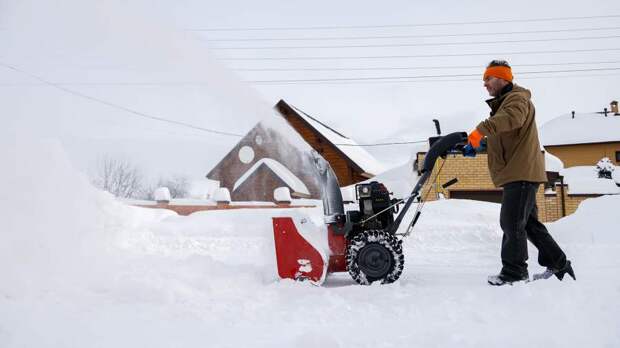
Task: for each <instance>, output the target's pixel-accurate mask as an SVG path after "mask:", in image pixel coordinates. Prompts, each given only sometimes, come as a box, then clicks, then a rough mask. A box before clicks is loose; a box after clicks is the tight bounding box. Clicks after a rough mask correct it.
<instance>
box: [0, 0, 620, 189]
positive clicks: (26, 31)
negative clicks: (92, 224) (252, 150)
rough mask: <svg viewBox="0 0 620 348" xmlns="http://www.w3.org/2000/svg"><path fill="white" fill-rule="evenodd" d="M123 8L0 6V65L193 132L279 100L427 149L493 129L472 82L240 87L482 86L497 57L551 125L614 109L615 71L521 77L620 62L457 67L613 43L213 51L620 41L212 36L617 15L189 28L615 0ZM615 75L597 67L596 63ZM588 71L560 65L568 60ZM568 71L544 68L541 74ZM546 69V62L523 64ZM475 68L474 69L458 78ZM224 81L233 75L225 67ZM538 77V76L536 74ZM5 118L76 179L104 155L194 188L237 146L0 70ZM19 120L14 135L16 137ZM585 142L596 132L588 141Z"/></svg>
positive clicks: (574, 25)
mask: <svg viewBox="0 0 620 348" xmlns="http://www.w3.org/2000/svg"><path fill="white" fill-rule="evenodd" d="M466 3H467V5H466V6H463V5H462V3H461V2H449V1H433V2H413V1H389V2H386V1H383V2H376V1H373V2H370V1H366V2H360V1H338V2H335V1H312V2H309V1H306V2H301V1H260V2H255V1H226V2H221V1H198V0H196V1H158V2H152V1H151V2H148V4H146V2H144V3H141V2H132V3H131V4H130V5H127V4H124V3H122V2H121V1H106V2H105V4H102V3H100V2H95V1H78V0H62V1H54V2H53V3H50V2H44V1H40V2H39V1H32V0H26V1H7V0H0V29H2V30H0V64H7V65H11V66H14V67H17V68H18V69H20V70H22V71H25V72H28V73H30V74H33V75H36V76H38V77H40V78H43V79H44V80H46V81H48V82H53V83H56V84H61V86H60V87H62V88H65V89H69V90H71V91H73V92H78V93H80V94H83V95H87V96H89V97H94V98H97V99H100V100H102V101H105V102H108V103H112V104H114V105H116V106H121V107H124V108H128V109H131V110H134V111H137V112H140V113H143V114H146V115H149V116H155V117H163V118H167V119H171V120H175V121H178V122H184V123H190V124H193V125H196V126H199V127H204V128H213V129H217V130H221V131H225V132H231V133H241V134H243V133H245V132H246V131H247V130H249V129H250V127H252V126H253V125H254V124H255V123H256V122H257V121H258V120H260V119H261V118H263V117H272V116H270V111H269V108H270V107H271V106H272V105H273V104H275V103H276V102H277V100H278V99H280V98H284V99H285V100H287V101H289V102H290V103H292V104H293V105H295V106H297V107H299V108H301V109H302V110H304V111H306V112H308V113H309V114H311V115H313V116H315V117H317V118H319V119H321V120H322V121H324V122H326V123H328V124H330V125H332V126H334V127H335V128H336V129H338V130H340V131H342V132H343V133H344V134H347V135H349V136H351V137H353V138H354V139H355V140H356V141H357V142H358V143H372V142H382V141H403V140H419V139H424V138H426V137H428V136H429V135H432V133H433V132H434V128H433V124H432V122H431V119H432V118H438V119H439V120H440V121H441V122H442V127H443V130H444V132H449V131H457V130H465V131H469V130H470V129H471V128H472V127H473V126H474V125H475V124H477V122H479V121H480V120H481V119H483V118H484V117H486V115H487V113H488V111H487V107H486V105H485V104H484V99H486V98H487V96H486V94H485V90H484V88H483V87H482V82H481V80H480V79H479V78H478V77H474V78H465V79H464V80H463V81H454V79H448V81H439V80H437V79H435V80H433V81H428V80H426V81H416V82H399V83H359V82H358V83H346V84H345V83H334V82H332V83H320V84H277V85H264V84H247V83H243V82H240V81H241V80H284V79H321V78H360V77H385V76H420V75H446V74H479V75H481V74H482V70H483V68H484V66H485V64H486V63H487V62H488V61H490V60H491V59H493V58H504V59H507V60H508V61H509V62H510V63H512V64H513V65H514V66H515V67H514V69H513V70H514V73H515V82H516V83H518V84H521V85H523V86H525V87H526V88H529V89H531V90H532V92H533V98H534V102H535V105H536V107H537V111H538V116H537V117H538V123H539V125H540V124H542V123H543V122H544V121H546V120H549V119H551V118H553V117H556V116H558V115H559V114H563V113H567V112H570V111H571V110H576V111H578V112H589V111H598V110H601V109H602V108H603V107H605V106H608V103H609V101H611V100H612V99H616V100H617V99H618V98H620V88H618V85H619V84H618V79H619V78H620V70H615V71H614V70H610V71H602V72H579V73H563V74H553V75H552V76H553V78H543V77H545V76H546V77H549V75H537V78H535V79H532V78H530V79H526V78H525V77H526V76H525V75H520V73H522V72H527V71H540V70H566V69H592V68H599V69H600V68H620V50H616V51H604V52H601V51H599V52H580V53H562V54H557V53H556V54H550V53H549V54H507V55H501V56H498V55H492V54H490V55H477V56H471V55H470V56H467V55H463V56H459V55H462V54H468V53H496V52H518V51H542V50H545V51H549V50H575V49H601V48H619V49H620V39H619V38H614V37H612V38H605V39H592V40H573V41H547V42H521V43H499V44H498V43H494V44H465V45H446V46H417V47H380V48H378V47H366V48H335V49H272V50H218V49H217V48H218V47H257V46H258V47H265V46H295V45H297V46H328V45H334V46H338V45H353V44H402V43H410V44H420V43H424V44H429V43H442V42H443V43H455V42H472V41H476V42H478V41H498V40H523V39H545V38H574V37H601V36H605V37H609V36H616V35H620V29H607V30H595V31H582V32H560V33H536V34H518V35H516V34H515V35H501V36H499V35H495V36H493V35H488V36H456V37H441V38H400V39H390V40H386V39H384V40H377V39H375V40H350V39H349V40H344V39H343V40H312V41H252V42H222V41H218V42H215V41H209V40H214V39H241V38H323V37H330V36H331V37H334V36H341V37H342V36H386V35H431V34H432V35H437V34H463V33H497V32H506V31H508V32H513V31H540V30H563V29H580V28H605V27H606V28H614V27H619V28H620V17H615V18H605V19H601V18H598V19H582V20H566V21H552V20H548V21H541V22H511V23H504V24H476V25H447V26H419V27H398V28H393V27H390V28H361V29H360V28H356V29H329V30H327V29H321V30H319V29H315V30H261V31H188V30H187V29H209V28H248V27H255V28H256V27H261V28H264V27H280V28H282V27H317V26H369V25H378V26H380V25H394V24H421V23H446V22H472V21H488V20H505V19H534V18H557V17H572V16H600V15H618V14H620V3H619V2H618V1H594V2H585V1H579V2H577V1H544V2H541V1H521V2H519V3H518V4H516V3H514V2H506V3H505V4H502V3H498V2H491V1H468V2H466ZM376 55H383V56H385V55H435V56H436V57H428V58H394V59H333V60H295V61H255V60H247V61H230V60H227V59H228V58H231V57H236V58H258V57H308V56H314V57H316V56H324V57H329V56H331V57H334V56H338V57H359V56H376ZM601 61H605V62H611V63H593V62H601ZM577 62H579V63H585V62H587V63H589V64H578V65H562V64H561V63H577ZM549 63H553V64H560V65H552V66H549V65H544V64H549ZM523 64H526V65H527V64H541V65H539V66H536V65H534V66H519V65H523ZM429 66H433V67H445V69H428V68H425V69H417V70H375V71H360V70H355V71H279V72H274V71H266V72H248V71H236V72H235V71H231V70H232V69H244V68H245V69H247V68H260V69H284V68H288V69H308V68H313V69H316V68H368V67H374V68H385V67H392V68H393V67H429ZM455 66H474V67H475V68H460V69H457V68H454V67H455ZM229 69H230V70H229ZM529 76H530V77H531V75H529ZM0 104H1V105H2V106H3V112H2V114H1V116H0V117H1V118H2V120H3V123H5V124H8V127H6V128H5V131H6V130H7V129H8V130H16V131H19V132H23V131H24V129H27V130H28V131H29V132H34V133H36V134H39V135H41V136H59V137H60V138H61V139H62V140H63V142H64V143H65V145H66V146H67V148H68V150H69V152H70V154H71V156H72V157H73V158H74V160H75V163H76V165H77V166H78V167H80V168H82V169H84V170H92V167H93V164H94V162H95V159H96V158H97V156H100V155H104V154H112V155H119V156H125V157H127V158H129V159H131V160H133V161H135V162H136V163H138V164H139V165H140V166H142V167H143V168H144V169H145V170H146V171H148V172H149V173H151V174H152V175H153V176H157V175H159V174H171V173H183V174H187V175H189V176H191V177H192V178H200V177H202V176H203V175H204V174H206V172H208V170H209V169H210V168H211V167H212V166H214V165H215V164H216V163H217V162H218V161H219V160H220V159H221V158H222V157H223V156H224V154H225V153H226V152H227V151H228V150H229V149H230V148H232V146H233V145H234V144H235V143H236V142H237V140H238V139H237V138H234V137H226V136H221V135H213V134H209V133H204V132H201V131H199V130H192V129H187V128H183V127H180V126H175V125H170V124H162V123H159V122H156V121H153V120H146V119H143V118H140V117H136V115H134V114H131V113H129V112H127V111H123V110H120V109H118V108H113V107H111V106H109V105H104V104H101V103H97V102H95V101H93V100H90V99H85V98H83V97H80V96H76V95H74V94H70V93H67V92H66V91H63V90H61V89H58V88H54V87H51V86H46V85H43V84H41V81H40V80H37V79H35V78H33V77H31V76H27V75H26V74H24V73H19V72H16V71H14V70H10V69H8V68H6V67H2V66H1V65H0ZM17 124H20V125H19V126H18V125H17ZM584 131H586V132H587V130H584ZM413 148H414V147H413V146H397V147H383V148H371V149H370V150H369V151H371V152H373V153H375V154H376V155H377V156H378V157H379V159H380V160H383V161H384V162H387V164H388V165H389V164H398V163H399V162H404V161H405V160H406V159H407V158H408V156H409V155H410V153H411V152H412V150H413Z"/></svg>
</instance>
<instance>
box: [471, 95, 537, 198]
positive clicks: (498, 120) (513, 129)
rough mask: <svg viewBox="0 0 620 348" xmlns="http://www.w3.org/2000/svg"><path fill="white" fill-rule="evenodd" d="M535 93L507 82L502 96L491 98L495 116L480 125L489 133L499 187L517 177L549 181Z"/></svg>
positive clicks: (493, 176) (490, 159) (493, 170)
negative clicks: (539, 138) (532, 96)
mask: <svg viewBox="0 0 620 348" xmlns="http://www.w3.org/2000/svg"><path fill="white" fill-rule="evenodd" d="M511 87H512V88H511ZM531 95H532V94H531V93H530V91H529V90H527V89H525V88H523V87H520V86H517V85H508V86H506V88H504V90H502V94H500V95H499V96H498V97H495V98H493V99H489V100H487V104H489V106H490V107H491V116H490V117H489V118H488V119H486V120H484V121H482V122H480V124H478V126H476V128H477V129H478V131H480V133H482V134H483V135H485V136H486V137H487V154H488V162H489V170H490V172H491V180H493V184H495V186H496V187H500V186H503V185H505V184H507V183H510V182H513V181H530V182H539V183H542V182H545V181H547V175H546V173H545V159H544V155H543V153H542V151H541V149H540V142H539V140H538V130H537V129H536V121H535V114H536V111H535V110H534V104H532V101H531V100H530V97H531Z"/></svg>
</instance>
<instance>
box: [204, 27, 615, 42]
mask: <svg viewBox="0 0 620 348" xmlns="http://www.w3.org/2000/svg"><path fill="white" fill-rule="evenodd" d="M616 29H620V27H599V28H578V29H577V28H575V29H552V30H524V31H493V32H488V31H487V32H476V33H454V34H420V35H364V36H321V37H267V38H228V39H226V38H224V39H222V38H220V39H207V41H209V42H250V41H326V40H382V39H422V38H440V37H467V36H498V35H517V34H549V33H570V32H580V31H604V30H616Z"/></svg>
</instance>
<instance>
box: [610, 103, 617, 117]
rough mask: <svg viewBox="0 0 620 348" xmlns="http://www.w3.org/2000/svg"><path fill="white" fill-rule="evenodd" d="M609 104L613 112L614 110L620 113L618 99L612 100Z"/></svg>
mask: <svg viewBox="0 0 620 348" xmlns="http://www.w3.org/2000/svg"><path fill="white" fill-rule="evenodd" d="M609 105H610V106H611V112H613V113H614V114H618V101H617V100H612V101H611V103H609Z"/></svg>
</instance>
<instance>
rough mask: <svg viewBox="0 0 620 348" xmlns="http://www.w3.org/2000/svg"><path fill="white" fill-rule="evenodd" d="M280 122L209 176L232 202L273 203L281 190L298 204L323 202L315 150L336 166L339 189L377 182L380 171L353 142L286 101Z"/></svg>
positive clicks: (252, 137) (239, 147) (255, 134)
mask: <svg viewBox="0 0 620 348" xmlns="http://www.w3.org/2000/svg"><path fill="white" fill-rule="evenodd" d="M275 110H276V113H275V114H276V115H275V116H276V117H274V118H273V119H268V120H263V121H261V122H259V123H258V124H257V125H256V126H254V128H252V129H251V130H250V131H249V132H248V133H247V134H246V135H245V136H244V137H243V138H242V139H241V140H240V141H239V143H237V144H236V145H235V146H234V147H233V149H232V150H231V151H230V152H229V153H228V154H227V155H226V156H224V158H223V159H222V160H221V161H220V162H219V163H218V164H217V165H216V166H215V167H214V168H213V169H212V170H211V171H210V172H209V173H208V174H207V178H208V179H211V180H217V181H219V182H220V186H221V187H226V188H228V189H229V191H230V195H231V199H232V200H233V201H273V200H274V197H273V192H274V190H275V189H276V188H278V187H288V188H289V189H290V191H291V196H292V197H296V198H313V199H320V198H321V190H320V186H319V184H318V181H317V179H316V176H315V175H316V169H315V166H314V159H313V157H312V154H311V152H312V150H314V151H316V152H318V153H319V154H321V155H322V156H323V157H324V158H325V159H326V160H327V161H328V162H329V163H330V165H331V166H332V168H333V169H334V172H335V173H336V176H337V177H338V181H339V183H340V185H341V186H346V185H350V184H354V183H357V182H360V181H363V180H365V179H367V178H370V177H373V176H374V175H376V174H378V173H379V172H381V171H383V167H382V165H381V164H380V163H379V162H378V161H377V160H376V159H374V158H373V157H372V156H371V155H370V154H369V153H367V152H366V151H365V150H364V149H363V148H361V147H359V146H358V145H357V144H356V143H355V142H354V141H353V140H352V139H350V138H348V137H346V136H345V135H343V134H342V133H340V132H338V131H336V130H335V129H333V128H332V127H329V126H328V125H326V124H324V123H323V122H321V121H319V120H318V119H317V118H315V117H312V116H310V115H308V114H306V113H304V112H303V111H301V110H300V109H297V108H295V107H293V106H291V105H289V104H288V103H286V102H285V101H283V100H280V101H279V102H278V103H277V104H276V106H275Z"/></svg>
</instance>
